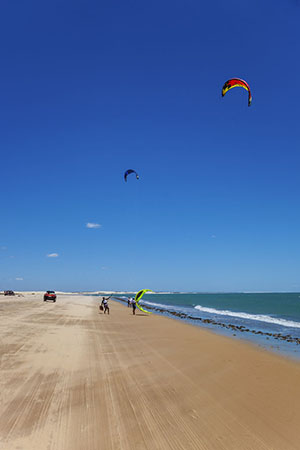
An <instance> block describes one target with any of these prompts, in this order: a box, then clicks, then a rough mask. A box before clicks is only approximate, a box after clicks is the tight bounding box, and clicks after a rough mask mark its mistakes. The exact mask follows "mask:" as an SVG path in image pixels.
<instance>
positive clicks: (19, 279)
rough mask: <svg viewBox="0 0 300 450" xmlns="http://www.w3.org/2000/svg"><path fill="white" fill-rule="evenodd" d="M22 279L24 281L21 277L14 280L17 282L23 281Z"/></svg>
mask: <svg viewBox="0 0 300 450" xmlns="http://www.w3.org/2000/svg"><path fill="white" fill-rule="evenodd" d="M23 279H24V278H22V277H16V280H17V281H23Z"/></svg>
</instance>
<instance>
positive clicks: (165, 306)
mask: <svg viewBox="0 0 300 450" xmlns="http://www.w3.org/2000/svg"><path fill="white" fill-rule="evenodd" d="M140 303H141V304H142V303H145V305H150V306H154V307H157V306H159V307H160V308H165V309H167V308H172V306H171V305H169V306H168V305H163V304H162V303H155V302H147V300H144V299H142V300H141V301H140ZM173 308H174V307H173Z"/></svg>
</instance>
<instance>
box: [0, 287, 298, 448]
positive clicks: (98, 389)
mask: <svg viewBox="0 0 300 450" xmlns="http://www.w3.org/2000/svg"><path fill="white" fill-rule="evenodd" d="M98 304H99V301H98V300H97V299H96V298H95V297H84V296H81V295H59V296H58V301H57V303H51V302H43V300H42V294H41V293H39V294H35V295H32V294H29V293H26V294H25V295H24V296H22V297H3V296H0V314H1V321H0V339H1V340H0V358H1V373H0V403H1V408H0V448H1V450H2V449H3V450H12V449H13V450H27V449H28V450H29V449H30V450H44V449H45V450H71V449H72V450H83V449H84V450H96V449H97V450H99V449H101V450H106V449H111V450H117V449H124V450H129V449H130V450H132V449H133V450H135V449H136V450H137V449H138V450H142V449H149V450H150V449H151V450H156V449H157V450H164V449H174V450H177V449H178V450H188V449H195V450H196V449H197V450H198V449H200V450H216V449H220V450H221V449H222V450H223V449H224V450H225V449H226V450H244V449H245V450H267V449H268V450H269V449H270V450H271V449H272V450H290V449H294V450H296V449H297V450H298V449H299V437H300V432H299V421H300V407H299V403H300V383H299V380H300V364H299V363H297V362H294V361H291V360H288V359H285V358H283V357H281V356H279V355H275V354H271V353H268V352H266V351H263V350H260V349H258V348H256V347H254V346H252V345H250V344H247V343H243V342H241V341H236V340H234V339H231V338H226V337H224V336H219V335H216V334H213V333H212V332H210V331H208V330H205V329H201V328H199V327H193V326H191V325H188V324H184V323H180V322H178V321H176V320H172V319H169V318H165V317H160V316H155V315H150V316H149V315H144V314H142V313H140V312H137V315H136V316H135V317H134V316H133V315H132V314H131V310H130V309H128V308H127V307H126V306H124V305H121V304H119V303H117V302H113V301H110V306H111V314H110V316H106V315H104V314H102V313H101V314H100V313H99V309H98Z"/></svg>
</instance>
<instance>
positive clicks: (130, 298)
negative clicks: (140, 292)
mask: <svg viewBox="0 0 300 450" xmlns="http://www.w3.org/2000/svg"><path fill="white" fill-rule="evenodd" d="M127 302H128V308H130V306H131V303H132V297H128V301H127Z"/></svg>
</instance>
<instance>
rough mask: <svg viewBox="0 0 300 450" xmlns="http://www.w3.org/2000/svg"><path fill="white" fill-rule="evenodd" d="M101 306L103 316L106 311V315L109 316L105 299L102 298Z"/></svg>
mask: <svg viewBox="0 0 300 450" xmlns="http://www.w3.org/2000/svg"><path fill="white" fill-rule="evenodd" d="M101 306H102V307H103V309H104V314H105V313H106V311H107V314H109V306H108V301H107V299H106V298H105V297H102V302H101Z"/></svg>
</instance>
